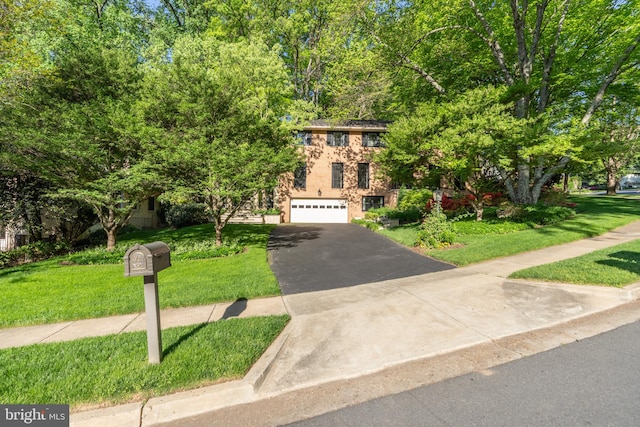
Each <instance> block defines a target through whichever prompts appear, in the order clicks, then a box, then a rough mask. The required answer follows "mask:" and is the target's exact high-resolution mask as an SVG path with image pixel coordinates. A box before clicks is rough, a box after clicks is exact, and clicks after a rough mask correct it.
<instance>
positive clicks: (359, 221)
mask: <svg viewBox="0 0 640 427" xmlns="http://www.w3.org/2000/svg"><path fill="white" fill-rule="evenodd" d="M351 223H352V224H358V225H361V226H363V227H366V228H368V229H369V230H373V231H375V230H377V229H379V228H380V224H378V222H377V220H376V221H372V220H368V219H356V218H354V219H352V220H351Z"/></svg>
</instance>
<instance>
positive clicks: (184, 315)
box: [0, 297, 287, 348]
mask: <svg viewBox="0 0 640 427" xmlns="http://www.w3.org/2000/svg"><path fill="white" fill-rule="evenodd" d="M286 312H287V311H286V309H285V306H284V302H283V301H282V297H272V298H260V299H256V300H243V299H242V300H238V301H235V302H233V303H230V302H229V303H218V304H210V305H202V306H196V307H185V308H170V309H165V310H162V311H161V313H160V321H161V324H162V325H161V327H162V329H167V328H173V327H176V326H189V325H197V324H200V323H209V322H215V321H217V320H220V319H228V318H231V317H240V318H242V317H251V316H270V315H277V314H286ZM146 330H147V323H146V316H145V313H133V314H125V315H121V316H111V317H101V318H97V319H85V320H73V321H69V322H61V323H51V324H48V325H37V326H25V327H21V328H8V329H0V348H9V347H20V346H24V345H30V344H39V343H49V342H60V341H71V340H76V339H79V338H87V337H99V336H105V335H112V334H121V333H125V332H135V331H146Z"/></svg>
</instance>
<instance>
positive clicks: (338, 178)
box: [331, 163, 344, 188]
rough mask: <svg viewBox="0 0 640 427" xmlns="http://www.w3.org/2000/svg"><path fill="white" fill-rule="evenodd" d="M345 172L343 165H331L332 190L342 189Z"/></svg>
mask: <svg viewBox="0 0 640 427" xmlns="http://www.w3.org/2000/svg"><path fill="white" fill-rule="evenodd" d="M343 172H344V164H343V163H332V164H331V188H342V184H343V182H342V176H343Z"/></svg>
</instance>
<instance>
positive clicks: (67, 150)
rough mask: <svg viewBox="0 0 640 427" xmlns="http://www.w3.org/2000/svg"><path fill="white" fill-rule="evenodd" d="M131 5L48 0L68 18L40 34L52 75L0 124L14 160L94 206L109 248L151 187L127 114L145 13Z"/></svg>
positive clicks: (150, 170) (65, 194)
mask: <svg viewBox="0 0 640 427" xmlns="http://www.w3.org/2000/svg"><path fill="white" fill-rule="evenodd" d="M134 6H140V4H138V3H134V2H128V1H124V0H105V1H103V2H83V1H69V2H66V1H63V0H59V1H57V2H56V7H57V8H56V13H57V14H59V16H60V17H65V16H75V17H76V19H74V20H70V21H69V20H67V21H65V25H64V28H63V29H62V31H60V32H57V31H55V32H50V33H48V34H46V35H43V36H42V37H43V39H42V41H43V42H45V43H43V45H44V46H45V50H44V51H43V55H44V56H45V57H46V58H48V60H50V61H51V64H52V67H53V69H54V78H53V79H52V80H48V81H42V82H40V84H35V85H34V86H33V88H31V90H29V91H28V92H27V93H25V94H24V100H25V102H21V103H19V104H17V103H16V104H14V105H13V106H12V107H11V108H10V109H9V110H8V111H7V117H8V118H12V122H11V123H14V124H16V125H15V126H12V127H10V128H7V127H4V126H3V127H2V128H1V129H0V132H2V133H3V135H2V136H0V140H3V141H12V144H13V148H14V151H13V152H12V153H11V157H12V158H13V159H14V161H15V162H16V163H17V164H20V165H22V167H23V168H24V169H26V170H28V171H30V173H31V174H34V175H35V176H38V177H42V178H43V179H45V180H46V181H47V182H50V183H52V184H53V189H52V192H53V190H54V189H55V190H56V191H55V195H56V196H57V197H60V198H64V199H69V198H72V199H75V200H78V201H79V202H82V203H86V204H88V205H90V206H92V207H93V209H94V211H95V213H96V215H97V216H98V218H99V220H100V222H101V224H102V227H103V228H104V230H105V231H106V233H107V248H108V249H109V250H112V249H113V248H114V247H115V243H116V234H117V232H118V230H119V229H121V228H122V227H123V226H124V225H126V223H127V222H128V220H129V219H130V217H131V216H132V214H133V212H134V209H135V207H136V205H138V204H139V203H141V202H142V201H143V200H144V199H146V198H147V197H149V196H153V195H156V194H157V193H158V192H159V190H160V188H159V185H158V184H159V180H158V178H157V175H156V174H155V173H154V170H155V168H156V166H155V164H152V163H150V162H149V161H147V160H146V156H147V155H148V153H149V151H150V150H149V148H148V147H143V146H142V145H141V144H140V141H139V140H138V139H137V138H136V130H135V126H136V123H135V121H133V120H132V119H131V110H130V109H131V105H132V103H133V100H134V99H135V96H136V93H137V90H138V87H139V82H140V78H141V74H140V72H139V66H140V52H141V49H142V47H143V45H144V38H143V33H144V22H145V19H144V17H143V16H141V15H140V14H139V11H138V10H135V9H134ZM7 120H8V119H7Z"/></svg>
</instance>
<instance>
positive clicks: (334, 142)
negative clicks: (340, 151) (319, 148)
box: [327, 132, 349, 147]
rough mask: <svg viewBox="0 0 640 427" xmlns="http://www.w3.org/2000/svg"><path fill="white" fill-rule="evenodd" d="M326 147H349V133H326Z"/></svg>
mask: <svg viewBox="0 0 640 427" xmlns="http://www.w3.org/2000/svg"><path fill="white" fill-rule="evenodd" d="M327 145H330V146H332V147H346V146H348V145H349V132H327Z"/></svg>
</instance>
